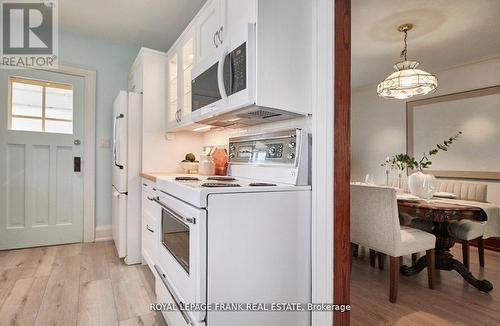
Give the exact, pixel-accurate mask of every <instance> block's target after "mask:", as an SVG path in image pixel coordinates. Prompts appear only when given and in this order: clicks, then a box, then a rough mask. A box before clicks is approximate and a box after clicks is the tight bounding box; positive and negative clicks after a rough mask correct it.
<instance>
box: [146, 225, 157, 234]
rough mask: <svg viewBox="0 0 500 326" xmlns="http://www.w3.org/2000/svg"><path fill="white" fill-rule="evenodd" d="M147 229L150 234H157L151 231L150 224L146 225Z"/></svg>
mask: <svg viewBox="0 0 500 326" xmlns="http://www.w3.org/2000/svg"><path fill="white" fill-rule="evenodd" d="M146 229H147V230H148V231H149V232H151V233H155V231H154V230H151V229H150V228H149V224H146Z"/></svg>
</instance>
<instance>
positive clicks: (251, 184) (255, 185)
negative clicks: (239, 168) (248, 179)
mask: <svg viewBox="0 0 500 326" xmlns="http://www.w3.org/2000/svg"><path fill="white" fill-rule="evenodd" d="M248 185H249V186H250V187H272V186H276V184H275V183H267V182H252V183H250V184H248Z"/></svg>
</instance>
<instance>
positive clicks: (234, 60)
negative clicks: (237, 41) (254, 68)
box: [229, 43, 247, 94]
mask: <svg viewBox="0 0 500 326" xmlns="http://www.w3.org/2000/svg"><path fill="white" fill-rule="evenodd" d="M229 58H230V60H231V91H230V94H234V93H237V92H239V91H241V90H244V89H246V88H247V49H246V43H243V44H241V45H240V46H239V47H237V48H236V49H234V50H233V51H232V52H231V53H230V54H229Z"/></svg>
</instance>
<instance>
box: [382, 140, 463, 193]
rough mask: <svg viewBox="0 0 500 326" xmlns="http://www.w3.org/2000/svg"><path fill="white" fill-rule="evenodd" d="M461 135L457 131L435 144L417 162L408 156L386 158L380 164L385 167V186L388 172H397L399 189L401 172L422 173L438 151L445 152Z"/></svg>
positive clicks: (400, 155)
mask: <svg viewBox="0 0 500 326" xmlns="http://www.w3.org/2000/svg"><path fill="white" fill-rule="evenodd" d="M460 135H462V132H461V131H459V132H458V133H457V134H455V135H454V136H452V137H450V138H448V139H446V140H444V141H443V142H442V143H440V144H436V147H435V148H433V149H431V150H429V151H428V152H425V153H423V154H422V157H421V158H420V159H419V160H417V159H415V157H413V156H410V155H408V154H402V153H399V154H395V155H393V156H392V157H389V156H387V158H386V159H385V161H384V162H383V163H382V164H381V166H384V167H385V174H386V184H387V185H389V172H390V170H397V171H398V176H399V182H398V188H401V186H402V184H401V178H402V176H403V172H404V171H405V170H406V169H408V168H409V169H411V170H418V171H422V170H423V169H427V168H428V167H429V166H431V164H432V161H431V160H430V158H431V157H432V156H434V155H436V154H438V153H439V151H443V152H447V151H448V149H449V148H450V146H451V145H452V144H453V143H454V142H455V141H456V140H457V139H458V138H459V137H460Z"/></svg>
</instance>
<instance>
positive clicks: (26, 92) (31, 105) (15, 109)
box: [12, 83, 43, 117]
mask: <svg viewBox="0 0 500 326" xmlns="http://www.w3.org/2000/svg"><path fill="white" fill-rule="evenodd" d="M42 100H43V87H42V86H39V85H31V84H23V83H12V114H13V115H24V116H31V117H42Z"/></svg>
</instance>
